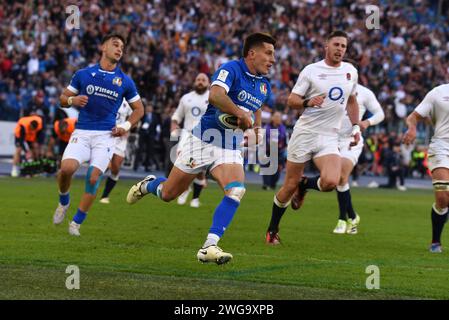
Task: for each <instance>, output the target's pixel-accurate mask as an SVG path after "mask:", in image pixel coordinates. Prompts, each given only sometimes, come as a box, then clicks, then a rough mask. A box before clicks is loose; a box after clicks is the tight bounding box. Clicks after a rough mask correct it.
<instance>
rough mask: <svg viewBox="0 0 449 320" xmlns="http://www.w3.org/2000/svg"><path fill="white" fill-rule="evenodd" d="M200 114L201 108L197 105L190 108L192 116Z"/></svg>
mask: <svg viewBox="0 0 449 320" xmlns="http://www.w3.org/2000/svg"><path fill="white" fill-rule="evenodd" d="M200 114H201V109H200V108H198V107H193V108H192V116H194V117H198V116H199V115H200Z"/></svg>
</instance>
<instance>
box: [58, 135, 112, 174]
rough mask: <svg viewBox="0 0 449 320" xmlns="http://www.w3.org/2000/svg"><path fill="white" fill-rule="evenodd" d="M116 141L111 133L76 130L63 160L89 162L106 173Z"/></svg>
mask: <svg viewBox="0 0 449 320" xmlns="http://www.w3.org/2000/svg"><path fill="white" fill-rule="evenodd" d="M115 139H116V138H115V137H113V136H112V134H111V131H100V130H80V129H75V131H73V133H72V135H71V137H70V141H69V143H68V145H67V148H66V149H65V151H64V154H63V156H62V160H65V159H75V160H77V161H78V162H79V164H82V163H84V162H89V164H90V165H91V166H94V167H96V168H98V169H100V170H101V171H102V172H103V173H104V172H105V171H106V169H107V168H108V165H109V161H111V158H112V154H113V152H114V146H115V141H116V140H115Z"/></svg>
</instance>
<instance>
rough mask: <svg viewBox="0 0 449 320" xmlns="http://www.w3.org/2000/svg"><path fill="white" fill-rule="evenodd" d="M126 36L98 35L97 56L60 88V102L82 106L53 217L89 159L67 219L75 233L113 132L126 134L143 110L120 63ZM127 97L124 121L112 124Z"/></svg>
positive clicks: (59, 218) (58, 216)
mask: <svg viewBox="0 0 449 320" xmlns="http://www.w3.org/2000/svg"><path fill="white" fill-rule="evenodd" d="M124 49H125V40H124V38H123V37H122V36H121V35H119V34H109V35H106V36H105V37H104V38H103V39H102V41H101V51H102V55H101V59H100V62H99V63H98V64H96V65H94V66H92V67H88V68H85V69H81V70H78V71H77V72H76V73H75V75H74V76H73V78H72V80H71V82H70V85H69V86H68V87H67V88H66V89H64V91H63V93H62V94H61V97H60V101H61V106H62V107H68V106H72V105H74V106H77V107H79V108H80V112H79V116H78V122H77V123H76V129H75V131H74V132H73V134H72V136H71V138H70V142H69V144H68V146H67V148H66V150H65V152H64V155H63V157H62V163H61V170H60V171H59V174H58V187H59V203H58V207H57V208H56V211H55V214H54V216H53V223H54V224H60V223H62V222H63V220H64V217H65V215H66V212H67V209H68V208H69V205H70V197H69V189H70V183H71V181H72V176H73V174H74V173H75V172H76V170H78V168H79V167H80V165H81V164H82V163H84V162H89V168H88V170H87V175H86V186H85V192H84V194H83V195H82V197H81V201H80V204H79V206H78V210H77V212H76V214H75V216H74V217H73V220H72V221H71V222H70V224H69V233H70V234H71V235H74V236H79V235H80V232H79V229H80V226H81V224H82V223H83V221H84V219H85V218H86V216H87V213H88V211H89V209H90V207H91V206H92V204H93V202H94V200H95V197H96V194H97V189H98V186H99V185H100V181H101V177H102V175H103V173H104V172H105V170H106V169H107V167H108V165H109V162H110V160H111V158H112V153H113V151H114V145H115V137H121V136H123V135H126V134H127V132H128V131H129V129H130V128H131V127H132V126H133V125H135V124H136V123H137V122H138V121H139V119H140V118H141V117H142V116H143V105H142V101H141V99H140V96H139V94H138V93H137V90H136V87H135V84H134V82H133V81H132V79H131V78H129V77H128V76H127V75H126V74H125V73H123V71H122V70H121V69H120V68H119V66H118V62H119V61H120V59H121V58H122V56H123V52H124ZM123 98H125V99H126V100H127V101H128V103H129V104H130V106H131V108H132V109H133V113H132V114H131V115H130V117H129V119H128V121H126V122H125V123H123V124H121V125H116V124H115V121H116V115H117V110H118V109H119V107H120V105H121V104H122V101H123Z"/></svg>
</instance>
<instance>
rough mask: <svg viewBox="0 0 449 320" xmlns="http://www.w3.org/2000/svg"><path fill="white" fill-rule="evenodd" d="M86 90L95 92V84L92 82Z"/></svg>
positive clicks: (90, 92)
mask: <svg viewBox="0 0 449 320" xmlns="http://www.w3.org/2000/svg"><path fill="white" fill-rule="evenodd" d="M86 91H87V94H92V93H94V91H95V88H94V86H93V85H91V84H90V85H88V86H87V88H86Z"/></svg>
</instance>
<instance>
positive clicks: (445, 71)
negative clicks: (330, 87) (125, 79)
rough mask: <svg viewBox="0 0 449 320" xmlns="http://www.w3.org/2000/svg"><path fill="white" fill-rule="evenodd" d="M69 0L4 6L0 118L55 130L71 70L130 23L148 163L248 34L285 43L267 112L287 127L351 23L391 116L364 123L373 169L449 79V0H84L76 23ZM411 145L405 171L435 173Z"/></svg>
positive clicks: (162, 157) (160, 155)
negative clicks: (307, 75)
mask: <svg viewBox="0 0 449 320" xmlns="http://www.w3.org/2000/svg"><path fill="white" fill-rule="evenodd" d="M75 4H77V3H75ZM367 4H377V5H379V7H380V21H381V28H380V29H379V30H368V29H367V28H366V27H365V19H366V13H365V7H366V5H367ZM67 5H68V4H66V3H64V4H61V3H60V2H59V1H55V0H37V1H32V0H29V1H23V2H16V1H6V2H5V1H2V3H1V4H0V45H1V48H2V49H1V50H0V120H8V121H17V120H18V119H19V118H20V117H21V116H24V115H28V114H30V113H37V114H39V115H41V116H42V117H43V118H44V120H45V123H46V125H47V131H48V132H50V130H51V127H52V125H53V121H54V120H56V119H57V118H59V117H61V116H64V114H63V113H61V110H60V108H59V98H58V97H59V94H60V93H61V91H62V89H63V88H64V87H65V86H66V85H67V84H68V83H69V81H70V78H71V76H72V74H73V73H74V72H75V71H76V70H77V69H79V68H82V67H85V66H87V65H90V64H94V63H96V62H97V61H98V60H99V57H100V56H99V50H98V48H99V43H100V40H101V37H102V36H103V35H104V34H106V33H107V32H109V31H111V30H115V31H119V32H122V33H124V34H126V35H128V46H127V49H126V53H125V55H124V58H123V61H122V68H123V69H124V70H125V72H127V73H129V74H130V75H131V77H132V78H133V79H134V81H135V83H136V85H137V87H138V90H139V93H140V95H141V96H142V98H143V99H144V100H143V101H144V104H145V106H147V108H146V111H147V113H146V115H145V117H144V118H143V122H145V121H146V122H149V126H141V128H140V129H139V130H138V132H136V135H140V137H141V138H140V139H139V138H137V139H136V145H137V144H140V143H142V144H147V147H146V148H143V145H142V146H141V147H142V148H138V149H141V150H143V151H141V153H142V152H143V153H144V154H140V155H139V158H141V164H142V165H143V166H145V168H146V169H148V170H151V169H163V167H164V163H165V164H166V163H167V159H166V157H167V152H166V149H167V146H168V141H169V136H170V117H171V115H172V113H173V111H174V109H175V108H176V106H177V103H178V101H179V99H180V97H181V96H182V95H183V94H185V93H186V92H188V91H190V90H191V88H192V84H193V79H194V77H195V76H196V75H197V74H198V72H204V73H206V74H208V75H209V76H210V75H212V74H213V72H214V71H215V70H216V69H217V67H218V66H219V65H220V64H222V63H224V62H226V61H228V60H231V59H235V58H238V57H240V52H241V44H242V40H243V38H244V36H245V35H246V34H248V33H250V32H253V31H260V30H265V31H267V32H270V33H271V34H273V35H274V37H275V38H276V39H277V41H278V42H277V63H276V66H275V68H273V70H272V72H271V74H270V79H271V83H272V87H273V95H272V97H271V100H270V101H269V103H268V105H267V106H265V107H264V110H263V111H264V112H263V119H264V122H265V123H269V122H270V118H271V114H272V113H273V111H275V110H279V111H281V112H282V121H283V123H284V125H285V127H286V128H287V132H290V131H291V130H292V128H293V125H294V123H295V121H296V119H297V117H298V114H297V112H295V111H294V110H288V109H287V108H286V99H287V97H288V95H289V93H290V91H291V89H292V87H293V85H294V83H295V81H296V79H297V76H298V74H299V72H300V71H301V69H302V68H303V67H304V66H305V65H307V64H309V63H311V62H314V61H318V60H320V59H321V57H322V53H323V49H322V44H323V41H324V39H325V36H326V34H327V33H328V32H329V31H330V30H333V29H343V30H345V31H347V32H348V33H349V35H350V37H351V39H352V40H351V44H350V48H349V51H348V53H347V55H348V57H350V58H352V59H354V60H356V61H358V62H359V76H360V82H361V83H362V84H363V85H365V86H367V87H368V88H370V89H371V90H372V91H373V92H374V93H375V94H376V96H377V98H378V100H379V102H380V104H381V105H382V107H383V108H384V111H385V116H386V118H385V121H384V122H383V123H381V124H380V125H378V126H377V127H375V128H370V130H369V131H368V132H366V133H365V138H366V148H365V152H364V155H363V157H364V158H365V159H366V162H367V163H368V166H367V169H366V171H367V172H369V173H372V174H376V175H377V174H382V172H383V171H382V167H383V166H385V165H387V164H386V163H384V161H386V160H385V156H383V157H382V154H383V153H384V152H383V149H386V148H387V147H388V148H390V149H391V150H392V149H393V148H392V146H393V145H395V144H397V143H398V142H400V137H401V133H402V132H403V131H404V129H405V125H404V120H405V117H406V115H407V114H409V113H410V112H411V111H412V110H413V108H414V107H416V105H417V104H418V103H419V102H420V100H421V99H422V98H423V97H424V96H425V94H426V92H428V91H429V90H430V89H431V88H433V87H434V86H436V85H439V84H442V83H447V82H449V81H448V80H449V23H448V18H447V16H448V15H447V12H448V7H449V5H448V3H447V1H446V2H444V3H443V6H442V7H440V8H438V1H430V0H429V1H400V0H399V1H378V2H376V1H370V2H369V3H368V1H345V0H334V1H319V0H307V1H299V0H288V1H271V0H254V1H240V0H221V1H193V0H171V1H169V0H167V1H164V0H155V1H148V2H147V3H144V2H142V1H135V0H128V1H111V0H109V1H107V0H104V1H99V0H93V1H89V2H84V3H82V4H81V3H78V4H77V5H79V8H80V12H81V20H80V29H78V30H75V29H74V30H68V29H66V27H65V24H66V19H67V17H68V14H66V12H65V8H66V6H67ZM331 6H332V8H333V9H332V10H331V9H330V7H331ZM438 9H440V10H441V12H442V14H441V15H439V14H437V11H438ZM143 128H145V129H143ZM418 129H419V131H418V141H419V143H420V144H424V143H426V142H427V141H426V139H427V138H428V137H429V134H430V131H429V128H425V127H424V126H421V127H419V128H418ZM144 136H145V139H142V137H144ZM138 141H141V142H138ZM148 141H151V143H149V142H148ZM401 154H402V157H403V161H404V163H405V166H406V171H410V172H413V171H415V172H418V174H419V175H421V172H425V169H423V168H422V166H423V165H425V160H423V159H421V158H422V156H423V154H424V156H425V148H421V147H416V148H414V149H413V148H412V149H410V150H403V151H402V152H401ZM362 163H363V161H362ZM423 163H424V164H423ZM139 164H140V163H139V162H137V163H135V167H136V166H137V167H138V166H139ZM409 165H410V166H411V167H410V168H411V170H409Z"/></svg>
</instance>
